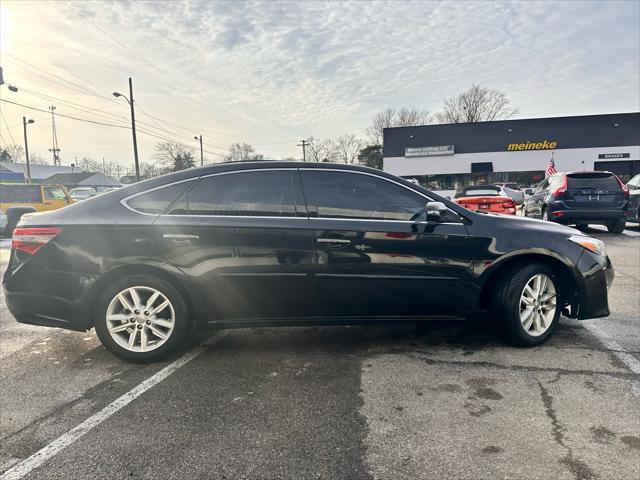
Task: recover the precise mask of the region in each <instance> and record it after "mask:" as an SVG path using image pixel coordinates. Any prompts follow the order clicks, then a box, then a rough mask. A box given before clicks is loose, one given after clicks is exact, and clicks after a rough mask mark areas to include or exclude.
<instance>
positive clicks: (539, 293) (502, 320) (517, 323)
mask: <svg viewBox="0 0 640 480" xmlns="http://www.w3.org/2000/svg"><path fill="white" fill-rule="evenodd" d="M559 285H560V283H559V281H558V277H557V275H556V274H555V272H554V271H553V270H552V269H551V268H549V267H548V266H546V265H544V264H541V263H534V264H531V265H527V266H526V267H524V268H519V269H517V270H512V271H511V272H510V273H509V274H507V275H504V276H503V277H502V278H501V280H500V282H499V284H498V286H497V289H496V290H495V291H494V294H493V298H492V302H491V316H492V317H493V318H494V319H495V320H496V321H497V323H498V325H499V326H500V329H501V332H502V333H503V334H504V336H505V338H506V339H507V340H508V341H509V342H510V343H512V344H514V345H517V346H521V347H533V346H536V345H540V344H541V343H544V342H545V341H546V340H547V339H548V338H549V337H550V336H551V334H552V333H553V331H554V330H555V328H556V325H557V324H558V318H559V317H560V312H561V310H562V302H561V300H560V292H559Z"/></svg>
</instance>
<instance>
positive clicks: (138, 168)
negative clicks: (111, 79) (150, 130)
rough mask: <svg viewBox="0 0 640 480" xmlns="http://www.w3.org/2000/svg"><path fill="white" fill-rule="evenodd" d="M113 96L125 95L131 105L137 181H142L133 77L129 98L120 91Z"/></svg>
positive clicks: (130, 83) (130, 81)
mask: <svg viewBox="0 0 640 480" xmlns="http://www.w3.org/2000/svg"><path fill="white" fill-rule="evenodd" d="M113 96H114V97H116V98H118V97H123V98H124V99H125V100H126V101H127V103H128V104H129V107H131V132H132V133H133V159H134V162H135V165H136V182H139V181H140V164H139V163H138V141H137V140H136V113H135V110H134V108H133V83H132V80H131V77H129V98H127V96H126V95H122V94H121V93H118V92H113Z"/></svg>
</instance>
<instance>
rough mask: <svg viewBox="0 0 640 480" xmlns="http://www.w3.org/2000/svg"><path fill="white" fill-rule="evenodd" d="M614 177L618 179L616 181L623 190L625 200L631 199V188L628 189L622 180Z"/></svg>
mask: <svg viewBox="0 0 640 480" xmlns="http://www.w3.org/2000/svg"><path fill="white" fill-rule="evenodd" d="M614 177H616V180H617V181H618V183H619V184H620V188H622V193H623V195H624V198H626V199H628V198H629V187H627V186H626V185H625V184H624V183H622V180H620V179H619V178H618V176H617V175H614Z"/></svg>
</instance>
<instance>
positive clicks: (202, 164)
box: [193, 135, 204, 167]
mask: <svg viewBox="0 0 640 480" xmlns="http://www.w3.org/2000/svg"><path fill="white" fill-rule="evenodd" d="M193 139H194V140H200V166H201V167H202V166H204V153H203V151H202V135H200V136H199V137H193Z"/></svg>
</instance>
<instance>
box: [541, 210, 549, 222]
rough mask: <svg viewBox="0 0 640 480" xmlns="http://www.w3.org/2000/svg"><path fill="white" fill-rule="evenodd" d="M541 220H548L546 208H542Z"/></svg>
mask: <svg viewBox="0 0 640 480" xmlns="http://www.w3.org/2000/svg"><path fill="white" fill-rule="evenodd" d="M542 220H544V221H545V222H548V221H549V212H548V210H547V209H546V208H543V209H542Z"/></svg>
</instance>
